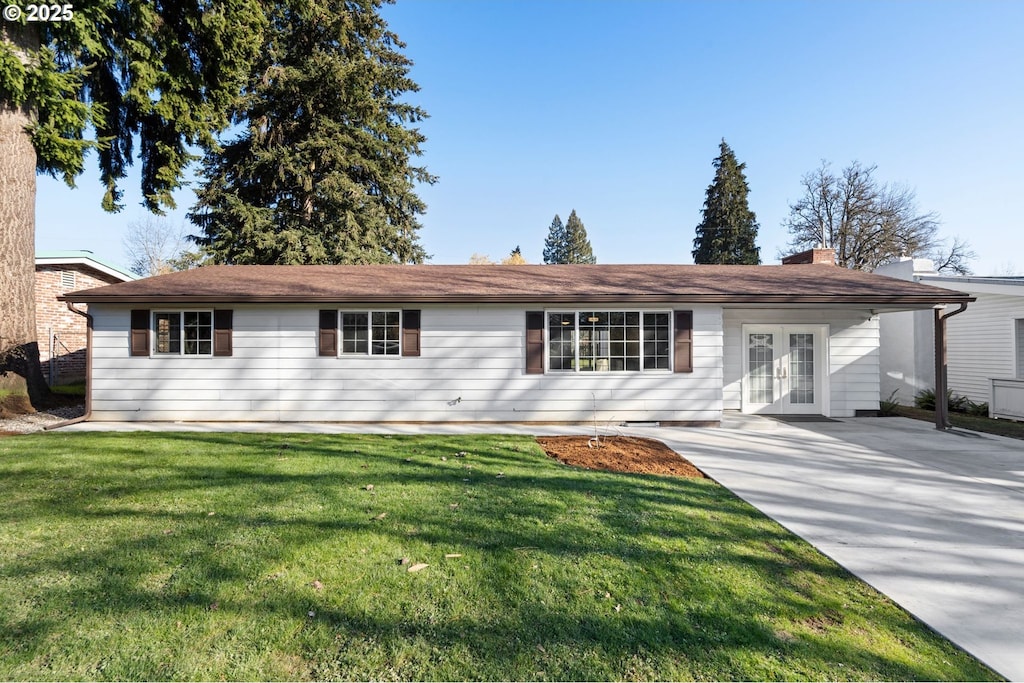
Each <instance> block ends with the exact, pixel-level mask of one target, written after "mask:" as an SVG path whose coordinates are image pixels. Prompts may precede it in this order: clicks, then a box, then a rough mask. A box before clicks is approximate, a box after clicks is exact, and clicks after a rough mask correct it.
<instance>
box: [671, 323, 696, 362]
mask: <svg viewBox="0 0 1024 683" xmlns="http://www.w3.org/2000/svg"><path fill="white" fill-rule="evenodd" d="M675 319H676V320H675V323H676V331H675V354H674V355H675V358H674V362H673V367H672V370H673V372H693V311H676V312H675Z"/></svg>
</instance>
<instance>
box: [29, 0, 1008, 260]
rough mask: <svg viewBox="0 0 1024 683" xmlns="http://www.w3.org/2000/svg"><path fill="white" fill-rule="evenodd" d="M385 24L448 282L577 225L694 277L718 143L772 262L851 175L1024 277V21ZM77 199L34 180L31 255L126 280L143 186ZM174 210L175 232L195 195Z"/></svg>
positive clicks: (690, 17)
mask: <svg viewBox="0 0 1024 683" xmlns="http://www.w3.org/2000/svg"><path fill="white" fill-rule="evenodd" d="M383 14H384V16H385V17H386V19H387V21H388V22H389V24H390V26H391V28H392V30H394V31H395V32H396V33H397V34H398V35H399V37H400V38H401V39H402V40H403V41H404V42H405V43H406V44H407V47H406V49H405V54H406V55H407V56H408V57H410V58H411V59H412V60H413V61H414V62H415V66H414V67H413V70H412V76H413V78H414V80H415V81H416V82H417V83H419V85H420V87H421V90H420V92H419V93H415V94H412V95H410V96H409V97H408V99H409V100H410V101H411V102H414V103H416V104H419V105H420V106H422V107H423V108H424V109H425V110H426V111H427V112H428V113H429V114H430V117H431V118H430V119H428V120H426V121H424V122H423V123H422V124H421V125H420V127H421V129H422V130H423V132H424V134H425V135H426V136H427V142H426V144H425V145H424V147H423V151H424V154H423V156H422V157H421V159H420V161H421V162H422V163H423V164H425V165H426V166H427V168H428V170H430V171H431V172H432V173H434V174H436V175H438V176H439V177H440V180H439V182H438V183H437V184H436V185H433V186H425V187H422V188H421V189H420V195H421V197H422V198H423V199H424V200H425V201H426V202H427V205H428V210H427V213H426V214H425V215H424V216H423V217H422V223H423V230H422V231H421V233H420V235H421V239H422V243H423V245H424V246H425V248H426V250H427V252H428V253H430V254H432V255H433V259H432V262H434V263H465V262H467V261H468V260H469V258H470V256H471V255H472V254H473V253H480V254H488V255H490V256H491V257H492V258H494V259H499V258H501V257H503V256H505V255H507V254H508V252H509V251H511V250H512V249H513V248H514V247H515V246H516V245H519V246H521V248H522V252H523V255H524V256H525V257H526V258H527V260H528V261H530V262H532V263H537V262H540V261H541V260H542V250H543V244H544V238H545V237H546V235H547V231H548V226H549V225H550V224H551V219H552V218H553V217H554V215H555V214H556V213H557V214H559V215H560V216H561V217H562V220H563V221H564V220H565V219H567V218H568V215H569V213H570V211H572V210H573V209H575V210H576V212H577V214H578V215H579V217H580V219H581V220H582V221H583V223H584V225H585V226H586V229H587V232H588V235H589V237H590V241H591V244H592V245H593V248H594V253H595V255H596V256H597V259H598V262H599V263H691V262H692V259H691V256H690V251H691V249H692V242H693V237H694V228H695V227H696V225H697V224H698V223H699V221H700V218H701V215H700V212H701V208H702V205H703V201H704V192H705V190H706V189H707V186H708V184H709V183H710V182H711V180H712V178H713V175H714V170H713V168H712V166H711V162H712V160H713V159H714V158H715V156H717V154H718V145H719V142H720V140H721V139H722V138H725V140H726V141H727V142H728V143H729V145H730V146H731V147H732V149H733V150H734V151H735V152H736V155H737V157H738V159H739V160H740V161H741V162H744V163H746V165H747V168H746V175H747V181H748V183H749V185H750V189H751V194H750V206H751V209H753V211H754V212H755V213H756V214H757V218H758V222H759V223H760V226H761V227H760V233H759V239H758V244H759V246H760V247H761V253H762V259H763V261H764V262H765V263H773V262H777V254H778V251H779V249H781V248H784V247H785V245H786V244H787V242H788V239H789V236H788V234H787V233H786V231H785V229H784V228H783V227H781V224H782V222H783V220H784V219H785V218H786V216H787V215H788V213H789V208H788V207H789V205H790V204H791V203H793V202H795V201H796V200H797V199H798V198H799V197H800V195H801V186H800V179H801V177H802V176H803V175H804V174H805V173H807V172H809V171H811V170H813V169H814V168H816V167H817V166H818V165H819V164H820V163H821V161H822V160H828V161H830V162H831V163H832V166H833V168H834V169H835V170H836V171H838V170H840V169H841V168H842V167H844V166H846V165H847V164H849V163H850V162H851V161H854V160H858V161H860V162H861V163H863V164H865V165H872V164H874V165H877V167H878V168H877V171H876V174H875V175H876V178H877V179H879V180H880V181H884V182H894V183H901V184H904V185H907V186H909V187H910V188H912V189H913V190H915V191H916V194H917V200H918V205H919V209H920V210H921V211H922V212H931V211H934V212H936V213H938V214H939V216H940V219H941V222H942V234H943V235H944V236H948V237H952V236H954V235H959V236H961V237H963V238H965V239H967V240H968V241H969V242H970V243H971V247H972V249H973V250H974V251H975V252H976V253H977V255H978V257H977V259H975V261H974V262H973V267H974V271H975V273H977V274H979V275H991V274H1008V273H1010V272H1015V273H1019V274H1024V220H1022V219H1021V217H1020V214H1021V211H1020V207H1019V204H1020V203H1021V200H1022V198H1024V171H1022V165H1021V164H1022V162H1024V3H1022V2H1016V1H1014V0H997V1H990V2H984V1H981V2H979V1H976V0H974V1H971V2H942V1H928V2H924V1H920V2H917V1H909V0H904V1H900V2H891V1H890V2H845V1H838V0H836V1H829V2H818V1H815V2H774V1H768V0H764V1H753V0H748V1H745V2H730V1H721V0H716V1H714V2H684V1H680V0H634V1H630V2H621V1H614V2H613V1H612V0H587V1H584V0H550V1H546V2H541V1H539V0H515V1H508V2H506V1H499V0H398V2H397V4H395V5H393V6H388V7H385V8H384V10H383ZM78 184H79V187H78V188H77V189H75V190H70V189H68V188H67V187H66V186H65V185H64V184H63V183H62V182H60V181H54V180H52V179H49V178H45V177H40V179H39V188H38V197H37V226H36V231H37V240H36V243H37V248H38V250H39V251H51V250H58V249H91V250H93V251H94V252H95V253H96V255H97V256H98V257H99V258H101V259H104V260H107V261H110V262H114V263H124V262H125V261H126V258H125V256H124V250H123V248H122V244H121V240H122V237H123V236H124V234H125V232H126V228H127V225H128V224H129V223H131V222H133V221H139V220H140V219H145V217H146V214H145V212H144V210H143V209H142V208H141V207H140V206H139V205H138V201H139V195H138V189H137V184H138V181H137V178H135V177H132V178H129V179H128V180H126V184H125V189H126V190H127V191H128V192H126V197H127V201H128V206H127V208H126V209H125V210H124V211H123V212H121V213H119V214H114V215H110V214H105V213H103V211H102V210H101V209H100V208H99V203H100V198H101V196H102V193H101V191H100V188H99V184H98V181H97V180H96V174H95V173H94V172H90V173H89V174H87V175H85V176H83V177H82V178H80V179H79V183H78ZM177 197H178V202H179V204H180V205H181V209H180V210H179V211H177V212H174V213H172V214H171V215H170V218H169V219H170V220H171V221H173V222H174V223H175V224H182V223H184V221H185V219H184V213H185V210H187V208H188V206H189V205H190V204H191V202H192V201H193V196H192V194H191V192H190V191H188V190H183V191H182V192H180V193H179V194H178V195H177ZM186 227H188V226H187V225H186Z"/></svg>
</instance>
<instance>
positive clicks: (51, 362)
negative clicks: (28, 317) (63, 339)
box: [47, 327, 56, 387]
mask: <svg viewBox="0 0 1024 683" xmlns="http://www.w3.org/2000/svg"><path fill="white" fill-rule="evenodd" d="M47 331H48V332H49V334H50V356H49V365H48V366H47V375H49V379H50V386H51V387H52V386H53V384H54V382H55V378H54V376H53V368H54V366H55V365H56V363H54V362H53V351H54V348H55V346H56V345H55V344H54V343H53V340H54V336H53V328H52V327H51V328H49V329H48V330H47Z"/></svg>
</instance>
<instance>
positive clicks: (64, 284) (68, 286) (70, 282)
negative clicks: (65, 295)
mask: <svg viewBox="0 0 1024 683" xmlns="http://www.w3.org/2000/svg"><path fill="white" fill-rule="evenodd" d="M60 286H61V288H62V289H64V290H72V289H74V288H75V271H73V270H62V271H60Z"/></svg>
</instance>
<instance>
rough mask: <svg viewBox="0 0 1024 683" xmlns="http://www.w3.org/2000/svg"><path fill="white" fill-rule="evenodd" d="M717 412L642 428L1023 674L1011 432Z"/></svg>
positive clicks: (1020, 515) (984, 654)
mask: <svg viewBox="0 0 1024 683" xmlns="http://www.w3.org/2000/svg"><path fill="white" fill-rule="evenodd" d="M730 422H731V424H727V425H726V427H727V428H726V429H720V430H699V431H700V435H699V438H692V437H690V436H689V433H688V432H685V431H683V430H673V431H672V433H671V435H668V434H665V433H664V432H665V431H666V430H643V431H644V432H645V433H646V434H647V435H650V436H659V437H660V438H662V440H663V441H665V442H666V443H667V444H668V445H670V446H671V447H672V448H674V449H676V450H677V451H679V452H680V453H682V454H683V455H684V456H685V457H687V458H688V459H689V460H690V461H691V462H693V463H694V464H695V465H697V466H698V467H700V468H701V469H702V470H703V471H704V472H705V473H707V474H708V475H709V476H711V477H713V478H714V479H716V480H717V481H718V482H720V483H721V484H723V485H724V486H726V487H727V488H729V489H730V490H732V491H733V492H734V493H736V494H737V495H738V496H740V497H741V498H743V499H744V500H746V501H747V502H749V503H751V504H752V505H754V506H755V507H757V508H758V509H760V510H761V511H762V512H764V513H765V514H766V515H768V516H769V517H772V518H773V519H775V520H777V521H778V522H779V523H781V524H782V525H783V526H785V527H786V528H788V529H789V530H790V531H792V532H794V533H796V534H797V535H799V536H801V537H803V538H804V539H806V540H807V541H809V542H810V543H811V544H812V545H814V546H815V547H817V548H818V549H819V550H821V551H822V552H823V553H825V554H826V555H828V556H829V557H831V558H832V559H834V560H835V561H836V562H838V563H839V564H841V565H842V566H844V567H846V568H847V569H848V570H850V571H851V572H853V573H854V574H856V575H857V576H858V577H860V578H861V579H862V580H864V581H866V582H867V583H869V584H871V585H872V586H874V587H875V588H877V589H878V590H879V591H881V592H882V593H884V594H886V595H888V596H889V597H891V598H892V599H893V600H894V601H896V602H897V603H899V604H900V605H901V606H902V607H903V608H904V609H906V610H907V611H909V612H910V613H912V614H913V615H915V616H916V617H917V618H919V619H920V620H922V621H923V622H925V623H926V624H928V625H929V626H931V627H932V628H933V629H935V630H936V631H938V632H939V633H942V634H943V635H945V636H946V637H947V638H949V639H950V640H952V641H953V642H954V643H956V644H957V645H959V646H960V647H962V648H963V649H965V650H967V651H968V652H970V653H971V654H973V655H974V656H975V657H977V658H978V659H980V660H982V661H983V662H985V663H986V664H988V665H989V666H990V667H992V668H993V669H995V670H996V671H998V672H999V673H1001V674H1002V675H1003V676H1005V677H1007V678H1009V679H1010V680H1017V681H1019V680H1024V441H1019V440H1014V439H1007V438H1002V437H997V436H989V435H984V436H982V435H978V434H976V433H973V432H963V431H953V432H946V433H943V432H939V431H937V430H935V429H934V427H933V426H931V425H929V424H928V423H925V422H920V421H915V420H910V419H906V418H859V419H855V420H843V421H838V422H815V423H800V424H782V423H779V422H776V421H774V420H765V419H747V418H743V417H740V416H735V417H732V418H730ZM637 431H640V430H637Z"/></svg>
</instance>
